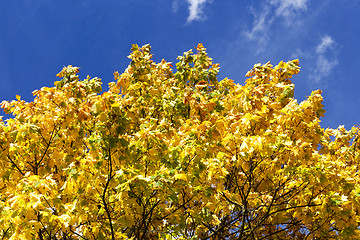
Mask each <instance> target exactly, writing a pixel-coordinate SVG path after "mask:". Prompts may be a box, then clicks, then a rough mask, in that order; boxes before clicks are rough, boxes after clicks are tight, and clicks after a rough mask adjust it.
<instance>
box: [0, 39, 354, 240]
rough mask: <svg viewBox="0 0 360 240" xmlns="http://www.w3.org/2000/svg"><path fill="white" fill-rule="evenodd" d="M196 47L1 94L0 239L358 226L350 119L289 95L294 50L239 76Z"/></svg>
mask: <svg viewBox="0 0 360 240" xmlns="http://www.w3.org/2000/svg"><path fill="white" fill-rule="evenodd" d="M196 50H197V51H196V53H193V52H192V51H191V50H190V51H188V52H185V53H184V54H183V55H182V56H180V57H178V60H179V62H178V63H176V72H173V70H172V65H171V63H169V62H166V61H165V60H162V61H161V62H160V63H155V62H154V61H153V60H151V59H152V55H151V53H150V46H149V45H145V46H143V47H138V46H137V45H133V47H132V53H131V55H130V56H129V58H130V59H131V62H130V65H129V66H128V68H127V69H126V70H125V72H124V73H122V74H119V73H118V72H115V73H114V77H115V82H110V83H109V90H108V91H104V92H102V87H101V80H100V79H99V78H90V77H87V78H86V79H85V80H82V81H80V80H79V77H78V76H77V72H78V71H79V69H78V68H77V67H73V66H68V67H64V68H63V69H62V71H61V72H60V73H59V74H58V75H57V76H58V77H60V81H57V82H55V86H54V87H43V88H41V89H40V90H36V91H34V92H33V94H34V96H35V99H34V101H32V102H25V101H24V100H21V98H20V96H17V97H16V100H14V101H11V102H7V101H3V102H2V103H1V107H2V108H3V109H4V111H5V112H6V113H11V114H13V115H14V117H13V118H9V119H7V120H6V121H5V122H4V121H0V164H1V166H2V167H1V168H0V237H1V239H126V238H129V239H130V238H133V239H359V238H360V232H359V222H360V218H359V212H360V184H359V181H360V178H359V160H360V151H359V144H360V138H359V128H357V127H353V128H351V130H345V129H344V127H343V126H340V127H339V128H338V129H324V128H322V127H321V126H320V120H319V118H320V117H322V116H323V114H324V112H325V111H324V110H323V105H322V97H321V91H320V90H317V91H314V92H313V93H312V94H311V95H310V96H309V97H308V98H307V99H306V100H304V101H303V102H301V103H298V102H297V101H296V99H294V98H293V97H294V84H293V83H292V82H291V78H292V76H293V75H294V74H297V73H298V72H299V70H300V68H299V67H298V65H299V62H298V60H293V61H289V62H280V63H279V64H278V65H277V66H272V65H271V64H270V63H266V64H264V65H261V64H256V65H255V66H254V68H253V69H252V70H250V71H249V72H248V73H247V75H246V76H247V77H248V79H247V80H246V83H245V85H240V84H235V83H234V82H233V81H232V80H230V79H227V78H225V79H224V80H222V81H218V79H217V74H218V72H219V65H218V64H213V63H212V59H211V58H210V57H208V55H207V53H206V51H205V50H206V49H205V48H204V47H203V46H202V45H201V44H199V45H198V46H197V48H196Z"/></svg>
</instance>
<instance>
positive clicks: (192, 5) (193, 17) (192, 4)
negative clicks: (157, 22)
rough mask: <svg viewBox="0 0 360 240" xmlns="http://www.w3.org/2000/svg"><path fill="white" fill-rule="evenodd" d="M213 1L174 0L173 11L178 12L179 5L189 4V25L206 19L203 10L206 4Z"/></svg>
mask: <svg viewBox="0 0 360 240" xmlns="http://www.w3.org/2000/svg"><path fill="white" fill-rule="evenodd" d="M211 2H212V0H173V2H172V10H173V11H174V12H176V11H177V10H178V8H179V5H182V4H184V3H187V4H188V5H189V7H188V10H189V16H188V18H187V23H191V22H192V21H201V20H204V19H205V17H206V16H205V15H204V12H203V8H204V6H205V4H206V3H211Z"/></svg>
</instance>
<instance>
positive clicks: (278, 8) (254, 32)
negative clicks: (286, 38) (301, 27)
mask: <svg viewBox="0 0 360 240" xmlns="http://www.w3.org/2000/svg"><path fill="white" fill-rule="evenodd" d="M307 1H308V0H266V1H264V2H263V4H262V5H261V7H260V10H257V11H255V10H254V9H253V8H251V11H252V14H253V16H254V21H253V24H252V28H251V30H248V31H243V34H244V35H245V37H246V38H247V39H249V40H251V41H254V42H256V43H257V51H256V54H258V53H260V52H262V51H264V50H265V49H266V45H267V44H268V42H269V41H270V38H271V34H272V30H273V28H275V27H290V26H293V25H294V24H295V25H297V24H299V23H300V18H299V17H298V15H299V13H300V12H302V11H306V10H307ZM276 20H281V23H285V24H277V25H275V21H276ZM284 31H286V30H284Z"/></svg>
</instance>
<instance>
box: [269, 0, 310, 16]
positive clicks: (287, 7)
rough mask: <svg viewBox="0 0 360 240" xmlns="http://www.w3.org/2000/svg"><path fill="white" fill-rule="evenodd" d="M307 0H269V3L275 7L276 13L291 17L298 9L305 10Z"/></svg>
mask: <svg viewBox="0 0 360 240" xmlns="http://www.w3.org/2000/svg"><path fill="white" fill-rule="evenodd" d="M307 1H308V0H269V3H270V4H271V5H273V6H275V7H276V11H275V13H276V15H277V16H283V17H285V18H288V17H291V15H294V14H296V13H297V12H299V11H305V10H307Z"/></svg>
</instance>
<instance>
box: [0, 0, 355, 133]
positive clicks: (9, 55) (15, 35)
mask: <svg viewBox="0 0 360 240" xmlns="http://www.w3.org/2000/svg"><path fill="white" fill-rule="evenodd" d="M359 42H360V0H341V1H335V0H322V1H315V0H257V1H254V0H246V1H245V0H101V1H99V0H77V1H72V0H62V1H55V0H13V1H2V4H1V8H0V74H1V75H0V83H1V86H0V101H2V100H12V99H15V96H16V95H21V97H22V98H23V99H25V100H27V101H32V99H33V97H32V94H31V92H32V91H33V90H35V89H39V88H41V87H43V86H53V82H54V81H56V80H57V78H56V76H55V75H56V74H57V73H58V72H59V71H60V70H61V69H62V67H63V66H67V65H70V64H71V65H73V66H79V67H81V69H80V78H85V77H86V76H87V75H90V76H91V77H100V78H102V80H103V82H104V85H103V88H104V89H107V83H108V82H110V81H113V72H114V71H119V72H123V71H124V69H125V68H126V67H127V65H128V64H129V59H128V58H127V56H128V55H129V53H130V48H131V44H134V43H136V44H138V45H143V44H146V43H150V44H151V46H152V53H153V54H154V60H155V61H160V60H161V59H162V58H165V60H167V61H172V62H176V57H177V56H178V55H181V54H182V53H183V52H184V51H187V50H189V49H194V48H195V46H196V45H197V44H198V43H203V44H204V46H205V47H206V48H207V50H208V53H209V55H210V56H211V57H212V58H213V59H214V62H217V63H220V66H221V70H220V75H219V79H223V78H225V77H229V78H231V79H234V80H235V81H236V82H237V83H240V84H243V83H244V81H245V74H246V72H247V71H248V70H249V69H251V68H252V66H253V65H254V64H256V63H259V62H260V63H266V62H267V61H270V62H271V63H273V64H277V63H278V62H279V61H281V60H284V61H288V60H292V59H295V58H299V59H300V66H301V67H302V70H301V72H300V74H299V75H297V76H296V77H295V78H294V79H293V81H294V83H295V97H296V98H297V99H298V101H299V102H300V101H302V100H304V99H305V96H309V95H310V94H311V91H313V90H316V89H322V90H323V97H324V99H325V101H324V105H325V110H326V111H327V112H326V114H325V117H324V118H322V126H323V127H332V128H336V127H337V126H338V125H345V127H346V128H347V129H349V128H350V127H351V126H353V125H355V124H360V111H359V110H358V109H359V106H360V74H358V71H360V60H359V56H360V44H359ZM2 115H3V114H2Z"/></svg>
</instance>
